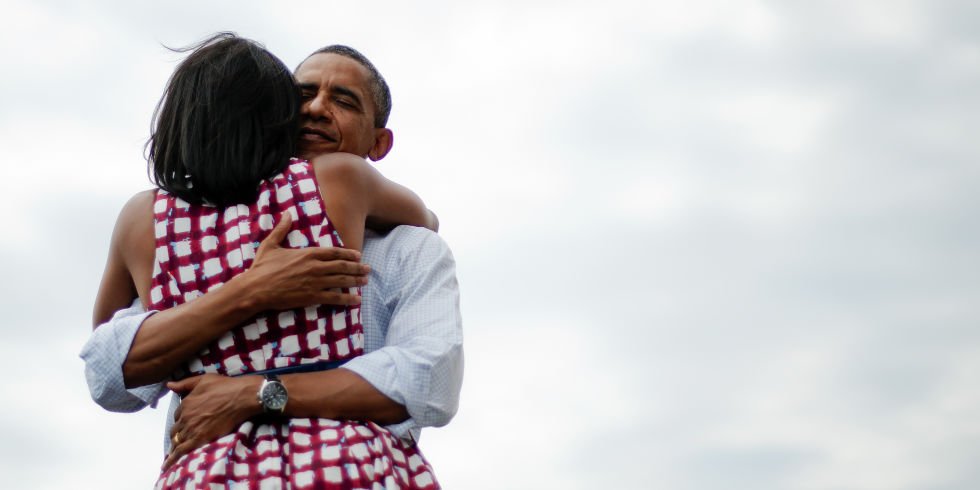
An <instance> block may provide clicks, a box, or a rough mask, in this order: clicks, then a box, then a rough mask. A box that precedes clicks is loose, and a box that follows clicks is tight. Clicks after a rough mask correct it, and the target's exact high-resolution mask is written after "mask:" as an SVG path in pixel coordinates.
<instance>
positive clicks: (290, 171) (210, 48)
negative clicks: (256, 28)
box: [94, 34, 437, 488]
mask: <svg viewBox="0 0 980 490" xmlns="http://www.w3.org/2000/svg"><path fill="white" fill-rule="evenodd" d="M299 103H300V101H299V94H298V91H297V89H296V87H295V84H294V82H293V79H292V76H291V75H290V73H289V71H288V69H286V67H285V66H284V65H283V64H282V62H280V61H279V60H278V59H276V58H275V57H274V56H272V55H271V54H270V53H268V52H267V51H265V50H264V49H262V48H261V47H259V46H257V45H256V44H255V43H253V42H251V41H248V40H245V39H241V38H238V37H235V36H233V35H230V34H221V35H218V36H215V37H213V38H211V39H209V40H207V41H205V42H203V43H201V44H200V45H198V46H197V47H196V49H195V50H194V52H193V53H192V54H191V55H190V56H189V57H188V58H187V59H186V60H184V62H182V63H181V64H180V66H178V68H177V70H176V71H175V73H174V75H173V77H172V78H171V80H170V82H169V84H168V87H167V90H166V92H165V94H164V96H163V98H162V100H161V102H160V105H159V106H158V109H157V113H156V114H155V117H156V121H155V127H154V131H153V134H152V136H151V141H150V154H149V157H150V158H149V160H150V165H151V169H152V175H153V176H154V180H155V183H156V184H157V186H158V187H159V189H158V190H156V191H148V192H144V193H140V194H137V195H136V196H135V197H134V198H133V199H131V200H130V202H129V203H127V205H126V206H125V208H124V209H123V211H122V213H121V214H120V217H119V220H118V221H117V224H116V229H115V230H114V232H113V238H112V242H111V246H110V254H109V260H108V262H107V265H106V270H105V273H104V275H103V280H102V284H101V286H100V289H99V294H98V297H97V299H96V308H95V315H94V316H95V320H96V321H97V322H100V321H102V320H104V319H106V318H108V317H109V316H110V315H111V314H112V312H113V311H115V310H116V309H118V308H121V307H124V306H126V305H128V304H129V303H130V302H131V301H132V300H133V298H135V297H137V296H138V297H139V298H140V300H141V301H142V303H143V305H144V306H146V307H148V308H151V309H157V310H159V309H165V308H170V307H174V306H176V305H179V304H181V303H183V302H186V301H190V300H192V299H194V298H196V297H198V296H200V295H202V294H203V293H205V292H207V291H208V290H210V289H214V288H215V287H218V286H220V285H221V284H224V283H225V282H227V281H228V280H230V279H231V278H232V277H234V276H236V275H238V274H241V273H243V272H244V271H245V270H247V268H248V267H249V265H250V264H251V262H252V260H253V258H254V256H255V251H256V248H257V246H258V243H259V242H260V241H261V240H262V239H263V238H265V237H266V236H268V235H269V234H270V232H271V231H272V230H273V229H274V228H276V229H279V230H282V229H283V228H284V227H289V229H290V231H289V232H288V235H287V242H288V244H289V245H290V246H293V247H304V246H317V245H321V246H340V245H341V243H343V244H344V246H347V247H349V248H355V249H359V248H360V245H361V243H362V240H363V231H364V224H365V221H366V220H367V219H368V218H371V219H372V221H377V222H384V223H403V224H414V225H419V226H427V227H430V228H432V229H435V228H436V227H437V221H436V219H435V216H434V215H433V214H432V213H431V212H429V211H428V210H427V209H426V208H425V207H424V205H422V203H421V200H419V199H418V197H417V196H415V195H414V194H413V193H411V191H408V190H407V189H405V188H403V187H401V186H398V185H397V184H394V183H392V182H390V181H388V180H386V179H384V177H382V176H381V175H380V174H378V173H377V172H376V171H375V170H374V169H373V168H372V167H370V166H369V165H367V164H365V162H364V161H363V160H361V159H360V158H358V157H355V156H353V155H347V154H332V155H326V156H323V157H318V158H316V159H314V161H313V162H306V161H302V160H290V159H289V156H290V155H292V153H293V149H294V145H295V141H296V137H297V129H298V123H297V121H298V114H299ZM328 216H329V218H328ZM277 218H278V219H279V223H278V225H276V224H275V221H276V220H277ZM362 347H363V336H362V333H361V325H360V315H359V309H358V308H357V307H346V308H335V307H332V306H328V305H321V306H318V307H311V308H300V309H297V310H292V311H285V312H269V313H268V314H263V315H259V316H257V317H256V318H254V319H252V320H251V321H250V322H248V323H247V324H245V325H241V326H238V327H236V328H234V329H232V330H230V331H228V332H226V333H225V334H224V335H223V336H221V337H220V338H217V339H215V340H214V342H212V343H211V344H210V345H208V346H207V347H206V348H205V349H203V350H202V351H201V352H200V353H199V354H198V355H197V356H195V357H194V358H192V359H190V360H188V362H187V364H186V366H185V371H186V372H187V373H189V374H201V373H217V374H223V375H232V376H234V375H245V374H249V375H256V374H267V373H269V372H270V370H280V369H286V370H290V369H301V368H306V367H308V366H310V365H314V366H317V365H324V364H333V363H337V362H340V361H343V360H345V359H349V358H350V357H353V356H356V355H359V354H360V353H361V350H362ZM274 383H275V380H274V379H273V380H271V381H270V382H269V383H268V384H269V385H270V386H274ZM280 386H281V385H280ZM274 395H275V393H274V392H273V393H272V396H271V397H270V398H269V399H268V400H263V402H264V403H266V408H267V409H270V407H271V409H278V410H279V411H280V413H281V410H282V409H283V408H284V407H282V406H277V405H276V400H275V396H274ZM277 415H278V414H275V413H273V414H271V416H268V417H266V418H263V419H253V420H249V421H247V422H245V423H244V424H242V425H241V426H240V427H239V428H238V430H237V431H235V432H233V433H232V434H229V435H227V436H225V437H222V438H219V439H217V440H215V441H213V442H211V443H210V444H208V445H205V446H204V447H201V448H198V449H196V450H194V451H192V452H191V453H189V454H187V455H185V456H183V457H182V458H181V459H179V460H177V462H176V463H175V464H174V465H173V466H171V467H170V468H168V469H167V470H166V471H165V472H164V473H163V474H162V475H161V477H160V479H159V480H158V482H157V488H186V487H188V486H191V487H194V488H200V487H208V488H211V487H210V486H209V485H217V487H218V488H220V487H221V486H222V485H229V484H235V483H236V482H237V483H241V484H247V486H248V487H255V488H259V487H260V486H261V488H267V486H268V487H271V488H281V487H292V488H334V487H337V488H341V487H343V488H349V487H351V486H357V487H370V486H373V485H374V484H381V485H384V486H386V487H390V486H399V487H426V486H435V485H436V484H435V482H434V481H433V480H432V477H431V472H430V470H429V468H428V464H427V463H425V461H424V459H422V457H421V455H420V454H419V453H418V451H417V450H416V449H415V448H414V447H411V446H408V445H406V444H404V443H402V442H401V441H399V440H397V439H396V438H394V437H392V436H391V435H390V434H389V433H388V432H387V430H386V429H384V428H382V427H379V426H377V425H376V424H373V423H360V422H347V421H333V420H327V419H316V418H292V419H286V418H284V417H279V416H277Z"/></svg>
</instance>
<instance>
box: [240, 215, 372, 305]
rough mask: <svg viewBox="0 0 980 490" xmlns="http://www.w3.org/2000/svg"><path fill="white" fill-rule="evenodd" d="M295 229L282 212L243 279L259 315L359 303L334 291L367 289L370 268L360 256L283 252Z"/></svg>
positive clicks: (340, 251)
mask: <svg viewBox="0 0 980 490" xmlns="http://www.w3.org/2000/svg"><path fill="white" fill-rule="evenodd" d="M291 225H292V218H291V217H290V214H289V213H283V214H282V217H281V218H280V219H279V223H278V224H277V225H276V227H275V228H273V230H272V232H271V233H270V234H269V236H268V237H266V239H265V240H262V243H261V244H259V249H258V250H257V251H256V253H255V260H254V261H253V262H252V266H251V267H250V268H249V269H248V270H247V271H246V272H245V273H244V274H242V278H244V279H248V280H249V281H250V283H251V286H250V288H248V291H249V295H250V296H251V297H252V298H253V299H254V300H255V301H256V303H257V306H258V309H259V311H263V310H288V309H292V308H302V307H305V306H310V305H316V304H331V305H341V306H348V305H356V304H360V302H361V298H360V296H357V295H353V294H346V293H341V292H339V291H331V290H330V289H331V288H348V287H355V286H363V285H365V284H367V274H368V272H370V270H371V268H370V266H368V265H367V264H362V263H360V262H359V261H360V260H361V253H360V252H358V251H356V250H351V249H347V248H335V247H307V248H302V249H287V248H282V247H280V246H279V245H280V244H281V243H282V241H283V240H284V239H285V238H286V235H287V234H288V233H289V229H290V226H291Z"/></svg>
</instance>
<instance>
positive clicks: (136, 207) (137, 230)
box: [113, 189, 157, 244]
mask: <svg viewBox="0 0 980 490" xmlns="http://www.w3.org/2000/svg"><path fill="white" fill-rule="evenodd" d="M156 195H157V190H156V189H148V190H145V191H141V192H138V193H136V194H134V195H133V197H131V198H129V200H128V201H126V204H124V205H123V208H122V211H120V212H119V218H118V219H117V220H116V229H115V231H114V232H113V239H114V240H120V241H121V242H122V243H123V244H132V243H133V240H136V242H137V243H138V242H141V241H142V240H139V237H141V235H143V234H145V233H146V231H147V230H152V229H153V203H154V201H155V200H156ZM151 233H152V231H151Z"/></svg>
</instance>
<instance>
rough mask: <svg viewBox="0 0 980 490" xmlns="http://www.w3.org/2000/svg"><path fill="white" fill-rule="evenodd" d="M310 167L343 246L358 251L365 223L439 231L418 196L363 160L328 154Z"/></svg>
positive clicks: (345, 155)
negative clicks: (418, 227)
mask: <svg viewBox="0 0 980 490" xmlns="http://www.w3.org/2000/svg"><path fill="white" fill-rule="evenodd" d="M313 167H314V170H315V172H316V177H317V183H318V184H319V186H320V195H321V196H322V198H323V204H324V207H326V209H327V214H328V215H329V216H330V220H331V222H332V223H333V225H334V227H335V228H336V229H337V232H338V233H339V234H340V237H341V239H342V240H343V241H344V246H345V247H349V248H353V249H357V250H360V249H361V245H362V243H363V240H364V227H365V223H368V224H370V225H371V226H372V227H377V228H382V229H385V228H390V227H392V226H394V225H399V224H401V225H413V226H422V227H425V228H429V229H430V230H433V231H439V220H438V218H436V215H435V213H433V212H432V211H430V210H429V209H428V208H426V207H425V203H423V202H422V199H421V198H420V197H419V196H418V195H416V194H415V193H414V192H412V191H411V190H409V189H408V188H407V187H404V186H402V185H400V184H397V183H395V182H392V181H391V180H388V179H387V178H385V176H383V175H381V172H378V171H377V170H376V169H375V168H374V167H373V166H372V165H371V164H369V163H367V161H366V160H364V159H363V158H361V157H358V156H356V155H351V154H348V153H331V154H327V155H322V156H319V157H316V158H314V159H313Z"/></svg>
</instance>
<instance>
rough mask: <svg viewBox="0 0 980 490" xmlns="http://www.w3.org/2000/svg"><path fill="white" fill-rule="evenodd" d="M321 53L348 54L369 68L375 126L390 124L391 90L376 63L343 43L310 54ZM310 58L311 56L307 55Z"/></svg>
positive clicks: (380, 126) (381, 126)
mask: <svg viewBox="0 0 980 490" xmlns="http://www.w3.org/2000/svg"><path fill="white" fill-rule="evenodd" d="M320 53H334V54H339V55H341V56H346V57H348V58H350V59H352V60H354V61H356V62H358V63H360V64H362V65H364V67H365V68H367V69H368V71H369V72H370V73H371V78H370V80H368V82H369V83H370V85H371V86H370V87H369V88H370V89H371V100H372V101H373V102H374V127H376V128H383V127H385V125H386V124H388V116H389V115H391V90H389V89H388V82H386V81H385V78H384V77H383V76H381V72H379V71H378V69H377V68H375V67H374V63H371V60H369V59H367V57H366V56H364V55H363V54H361V52H360V51H358V50H356V49H354V48H352V47H350V46H344V45H342V44H331V45H330V46H327V47H324V48H320V49H318V50H316V51H315V52H314V53H313V54H311V55H310V56H313V55H314V54H320ZM307 59H309V56H307Z"/></svg>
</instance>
